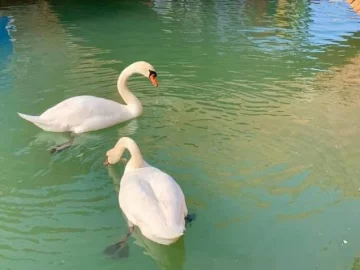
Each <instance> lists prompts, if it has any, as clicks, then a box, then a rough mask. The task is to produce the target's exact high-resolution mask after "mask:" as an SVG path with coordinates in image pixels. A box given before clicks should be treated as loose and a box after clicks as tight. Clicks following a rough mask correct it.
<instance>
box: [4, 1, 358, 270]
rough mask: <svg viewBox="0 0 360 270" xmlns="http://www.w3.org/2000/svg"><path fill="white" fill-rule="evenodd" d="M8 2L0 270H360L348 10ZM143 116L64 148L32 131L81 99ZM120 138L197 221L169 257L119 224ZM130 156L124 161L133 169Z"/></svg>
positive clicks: (353, 49)
mask: <svg viewBox="0 0 360 270" xmlns="http://www.w3.org/2000/svg"><path fill="white" fill-rule="evenodd" d="M8 2H9V1H1V9H0V16H1V17H0V98H1V102H0V127H1V131H2V132H1V138H2V143H1V144H0V149H1V151H0V163H1V175H0V195H1V196H0V202H1V203H0V216H1V219H0V233H1V237H2V243H1V244H0V265H1V269H4V270H9V269H12V270H22V269H24V270H25V269H26V270H32V269H34V270H35V269H37V270H45V269H52V270H56V269H88V270H92V269H147V270H150V269H184V270H186V269H208V270H209V269H227V270H230V269H247V270H250V269H256V270H257V269H284V270H285V269H293V270H298V269H299V270H303V269H326V270H331V269H334V270H339V269H351V268H352V267H353V269H356V268H355V267H356V266H355V265H356V264H358V260H359V259H358V257H359V256H360V234H359V232H358V227H359V222H360V212H359V207H360V201H359V198H360V177H359V176H360V172H359V163H360V155H359V153H360V152H359V147H360V140H359V135H360V125H359V117H358V115H359V108H360V106H359V105H360V94H359V83H360V82H359V80H358V78H359V77H360V74H359V71H357V70H360V68H359V65H360V49H359V48H360V16H358V15H356V14H355V13H354V12H353V11H352V10H351V9H350V7H349V5H348V4H347V3H346V2H345V1H305V0H301V1H288V0H278V1H275V0H269V1H266V0H261V1H260V0H259V1H250V0H240V1H231V0H218V1H216V0H210V1H205V0H191V1H182V0H181V1H172V0H143V1H130V0H124V1H116V0H110V1H106V3H101V4H100V3H99V1H82V0H77V1H69V0H67V1H56V0H38V1H34V0H28V1H16V3H14V2H13V1H12V2H10V3H8ZM138 60H145V61H148V62H149V63H151V64H152V65H153V66H154V67H155V69H156V72H157V74H158V81H159V87H158V88H154V87H153V86H152V85H151V83H150V82H149V80H148V79H146V78H144V77H141V76H133V77H131V79H130V81H129V88H130V89H131V90H132V91H133V92H134V93H135V95H136V96H137V97H138V98H139V99H140V100H141V102H142V104H143V107H144V113H143V115H142V116H141V117H139V118H137V119H134V120H131V121H128V122H126V123H123V124H119V125H116V126H113V127H111V128H108V129H104V130H99V131H96V132H89V133H85V134H82V135H80V136H77V137H76V138H75V141H74V145H73V146H72V147H70V148H68V149H66V150H65V151H62V152H59V153H55V154H51V153H50V151H49V149H50V148H51V147H52V146H53V145H54V144H59V143H62V142H64V141H66V140H67V139H68V138H69V134H67V133H51V132H45V131H42V130H41V129H39V128H37V127H36V126H34V125H32V124H30V123H29V122H26V121H24V120H23V119H21V118H20V117H19V116H18V115H17V112H21V113H26V114H30V115H39V114H41V113H42V112H43V111H45V110H46V109H47V108H49V107H51V106H53V105H55V104H56V103H58V102H60V101H62V100H64V99H66V98H69V97H72V96H76V95H84V94H87V95H94V96H99V97H103V98H107V99H111V100H114V101H117V102H123V100H122V99H121V97H120V96H119V93H118V91H117V89H116V81H117V78H118V76H119V74H120V72H121V71H122V70H123V69H124V68H125V67H126V66H128V65H129V64H131V63H132V62H135V61H138ZM122 136H130V137H132V138H133V139H134V140H136V142H137V143H138V145H139V147H140V149H141V151H142V153H143V155H144V158H145V159H146V161H148V162H149V163H150V164H152V165H154V166H156V167H158V168H161V169H162V170H164V171H166V172H167V173H169V174H171V175H172V176H173V177H174V178H175V179H176V181H177V182H178V184H179V185H180V186H181V188H182V189H183V191H184V194H185V196H186V201H187V205H188V208H189V211H190V212H191V213H196V216H197V218H196V220H195V221H194V222H193V223H192V226H191V227H188V228H187V230H186V233H185V236H184V237H183V238H181V239H180V240H179V241H178V242H177V243H176V244H174V245H172V246H170V247H164V246H159V245H157V244H154V243H152V242H150V241H148V240H146V239H144V237H142V236H141V234H140V233H136V232H135V233H134V235H133V236H131V238H130V239H129V247H130V255H129V257H128V258H127V259H121V260H113V259H111V258H109V257H107V256H106V255H105V254H103V251H104V249H105V248H106V247H107V246H108V245H111V244H113V243H115V242H116V241H117V240H119V239H120V237H122V236H123V234H124V233H125V232H126V231H127V227H126V223H125V221H124V218H123V216H122V214H121V211H120V209H119V204H118V198H117V192H118V190H119V182H120V178H121V175H122V173H123V170H124V166H123V165H122V164H118V165H116V166H110V167H106V166H104V165H103V162H104V158H105V153H106V151H107V150H109V149H110V148H112V147H113V146H114V145H115V143H116V142H117V140H118V139H119V138H120V137H122ZM127 156H128V154H127Z"/></svg>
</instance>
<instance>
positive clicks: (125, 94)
mask: <svg viewBox="0 0 360 270" xmlns="http://www.w3.org/2000/svg"><path fill="white" fill-rule="evenodd" d="M134 73H137V70H136V66H134V65H130V66H128V67H127V68H125V69H124V70H123V71H122V72H121V74H120V76H119V78H118V81H117V88H118V91H119V93H120V96H121V97H122V98H123V100H124V102H125V103H126V105H128V106H129V108H130V110H131V112H132V113H133V114H136V115H140V114H141V113H142V104H141V102H140V100H139V99H138V98H137V97H136V96H135V95H134V94H133V93H132V92H131V91H130V90H129V88H128V86H127V80H128V79H129V77H130V76H131V75H133V74H134Z"/></svg>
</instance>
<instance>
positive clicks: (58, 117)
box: [40, 96, 128, 127]
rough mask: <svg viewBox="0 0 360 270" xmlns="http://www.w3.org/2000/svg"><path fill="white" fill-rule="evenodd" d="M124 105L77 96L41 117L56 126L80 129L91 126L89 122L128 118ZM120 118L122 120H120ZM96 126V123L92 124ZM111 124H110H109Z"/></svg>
mask: <svg viewBox="0 0 360 270" xmlns="http://www.w3.org/2000/svg"><path fill="white" fill-rule="evenodd" d="M124 107H125V106H124V105H122V104H120V103H117V102H114V101H112V100H107V99H103V98H99V97H94V96H76V97H72V98H69V99H66V100H64V101H62V102H60V103H58V104H57V105H55V106H53V107H51V108H49V109H48V110H46V111H45V112H44V113H43V114H42V115H41V116H40V117H41V118H42V119H43V120H47V121H49V122H51V123H53V124H54V125H59V126H61V125H62V126H67V127H79V126H84V125H86V122H87V123H88V125H89V121H90V122H93V121H100V122H101V121H103V122H104V124H105V125H107V123H106V121H118V120H120V118H121V115H122V116H123V117H124V118H126V117H128V115H127V113H128V112H127V110H124ZM119 117H120V118H119ZM91 124H92V125H93V126H94V123H91ZM109 124H110V123H109Z"/></svg>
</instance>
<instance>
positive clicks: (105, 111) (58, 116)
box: [18, 61, 157, 134]
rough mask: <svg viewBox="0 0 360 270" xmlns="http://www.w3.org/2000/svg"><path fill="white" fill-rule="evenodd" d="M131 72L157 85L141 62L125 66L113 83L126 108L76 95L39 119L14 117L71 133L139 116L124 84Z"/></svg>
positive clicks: (139, 110)
mask: <svg viewBox="0 0 360 270" xmlns="http://www.w3.org/2000/svg"><path fill="white" fill-rule="evenodd" d="M134 73H139V74H142V75H144V76H146V77H149V78H150V80H151V82H152V83H153V84H154V86H157V80H156V76H157V75H156V72H155V71H154V68H153V66H152V65H150V64H149V63H147V62H143V61H139V62H135V63H133V64H131V65H129V66H128V67H126V68H125V69H124V70H123V71H122V72H121V74H120V76H119V78H118V82H117V87H118V90H119V93H120V95H121V97H122V98H123V100H124V101H125V103H126V105H123V104H120V103H117V102H115V101H112V100H107V99H104V98H99V97H94V96H76V97H71V98H69V99H66V100H64V101H62V102H60V103H58V104H57V105H55V106H53V107H51V108H49V109H48V110H46V111H45V112H44V113H42V114H41V115H40V116H31V115H26V114H22V113H18V114H19V116H20V117H22V118H23V119H25V120H27V121H29V122H31V123H33V124H34V125H36V126H38V127H39V128H41V129H43V130H45V131H51V132H72V133H74V134H80V133H84V132H88V131H94V130H99V129H103V128H107V127H110V126H113V125H116V124H118V123H121V122H124V121H127V120H130V119H132V118H136V117H138V116H140V115H141V114H142V111H143V110H142V105H141V102H140V101H139V100H138V99H137V98H136V96H135V95H134V94H133V93H132V92H130V90H129V89H128V87H127V84H126V82H127V79H128V78H129V77H130V76H131V75H132V74H134Z"/></svg>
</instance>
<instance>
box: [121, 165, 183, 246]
mask: <svg viewBox="0 0 360 270" xmlns="http://www.w3.org/2000/svg"><path fill="white" fill-rule="evenodd" d="M119 203H120V208H121V209H122V210H123V211H124V214H125V215H126V217H127V218H128V219H129V221H130V222H132V223H133V224H135V225H136V226H138V227H139V228H140V230H141V232H142V233H143V234H144V235H145V236H147V237H149V238H151V237H152V236H153V237H157V238H163V239H171V238H176V237H179V236H181V235H182V234H183V232H184V230H185V216H186V215H187V208H186V203H185V198H184V194H183V192H182V190H181V188H180V186H179V185H178V184H177V183H176V182H175V181H174V179H173V178H172V177H171V176H169V175H168V174H166V173H164V172H162V171H161V170H159V169H157V168H154V167H151V166H150V167H145V168H141V169H136V170H132V171H128V172H126V173H125V174H124V176H123V177H122V179H121V183H120V193H119Z"/></svg>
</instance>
